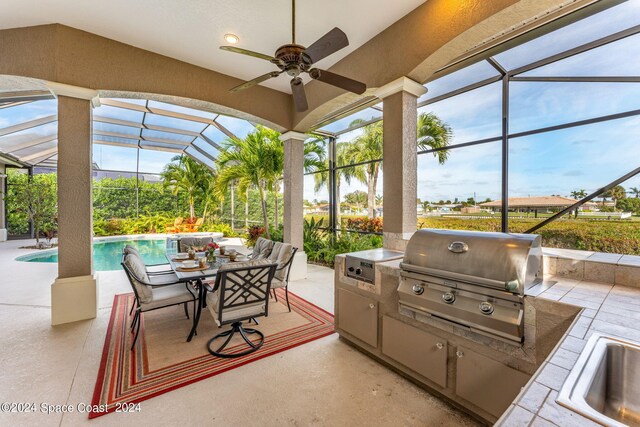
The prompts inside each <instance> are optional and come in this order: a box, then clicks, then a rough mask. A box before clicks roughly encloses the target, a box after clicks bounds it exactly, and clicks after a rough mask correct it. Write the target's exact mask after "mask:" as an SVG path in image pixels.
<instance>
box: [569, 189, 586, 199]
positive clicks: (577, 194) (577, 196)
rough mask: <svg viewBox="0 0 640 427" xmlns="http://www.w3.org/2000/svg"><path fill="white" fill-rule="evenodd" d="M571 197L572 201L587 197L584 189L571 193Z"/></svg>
mask: <svg viewBox="0 0 640 427" xmlns="http://www.w3.org/2000/svg"><path fill="white" fill-rule="evenodd" d="M571 197H573V198H574V199H582V198H585V197H587V192H586V191H585V190H584V189H580V190H574V191H572V192H571Z"/></svg>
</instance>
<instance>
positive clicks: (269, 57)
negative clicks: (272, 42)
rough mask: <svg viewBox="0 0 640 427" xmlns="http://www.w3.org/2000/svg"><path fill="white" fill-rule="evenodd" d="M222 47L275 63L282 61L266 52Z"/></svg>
mask: <svg viewBox="0 0 640 427" xmlns="http://www.w3.org/2000/svg"><path fill="white" fill-rule="evenodd" d="M220 49H222V50H226V51H227V52H234V53H241V54H243V55H248V56H253V57H254V58H260V59H264V60H265V61H269V62H272V63H274V64H279V63H280V62H281V61H280V60H279V59H277V58H274V57H273V56H269V55H265V54H264V53H258V52H254V51H252V50H247V49H242V48H240V47H235V46H220Z"/></svg>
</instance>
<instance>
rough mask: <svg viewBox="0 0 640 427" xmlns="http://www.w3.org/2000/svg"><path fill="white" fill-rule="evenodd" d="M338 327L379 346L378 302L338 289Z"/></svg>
mask: <svg viewBox="0 0 640 427" xmlns="http://www.w3.org/2000/svg"><path fill="white" fill-rule="evenodd" d="M338 328H339V329H342V330H343V331H345V332H348V333H349V334H351V335H353V336H354V337H356V338H358V339H360V340H362V341H364V342H365V343H367V344H369V345H370V346H373V347H377V346H378V302H377V301H375V300H372V299H370V298H365V297H363V296H360V295H358V294H356V293H353V292H349V291H346V290H344V289H338Z"/></svg>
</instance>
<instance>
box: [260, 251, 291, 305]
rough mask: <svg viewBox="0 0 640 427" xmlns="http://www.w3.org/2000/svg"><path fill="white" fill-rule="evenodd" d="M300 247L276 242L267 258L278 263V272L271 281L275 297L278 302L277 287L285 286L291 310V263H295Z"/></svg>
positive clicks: (285, 293)
mask: <svg viewBox="0 0 640 427" xmlns="http://www.w3.org/2000/svg"><path fill="white" fill-rule="evenodd" d="M296 252H298V248H295V247H293V246H292V245H290V244H289V243H280V242H275V244H274V245H273V249H272V250H271V253H270V254H269V256H268V257H267V259H268V260H269V261H271V262H273V263H276V264H278V268H276V272H275V275H274V278H273V281H272V282H271V289H272V290H273V297H274V298H275V300H276V302H277V301H278V295H277V294H276V289H282V288H284V295H285V298H286V299H287V308H288V309H289V311H291V305H290V304H289V274H290V273H291V265H292V264H293V258H294V257H295V256H296Z"/></svg>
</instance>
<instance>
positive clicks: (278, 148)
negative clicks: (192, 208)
mask: <svg viewBox="0 0 640 427" xmlns="http://www.w3.org/2000/svg"><path fill="white" fill-rule="evenodd" d="M323 144H324V142H323V141H321V139H319V138H316V140H313V141H311V142H308V143H306V144H305V147H304V168H305V171H310V172H312V171H314V170H318V169H319V168H320V167H322V165H324V151H325V150H324V148H323ZM217 164H218V179H217V180H216V188H217V190H218V191H217V193H218V194H219V195H222V194H224V193H225V192H226V190H227V188H228V187H229V185H230V184H231V183H232V182H234V181H235V182H236V184H237V188H238V193H239V194H242V195H245V197H246V195H247V194H248V193H247V190H248V188H249V187H250V186H255V187H257V188H258V191H259V193H260V202H261V207H262V218H263V221H264V227H265V232H266V235H267V237H268V238H271V234H270V232H269V218H268V215H267V192H274V193H276V194H275V196H276V221H275V224H276V225H277V224H278V219H277V216H278V208H277V203H278V202H277V193H278V190H279V181H280V180H281V179H282V172H283V169H284V144H283V142H282V141H281V140H280V134H279V133H278V132H276V131H274V130H272V129H269V128H267V127H264V126H260V125H258V126H256V130H255V131H253V132H251V133H250V134H248V135H247V136H246V137H245V138H244V139H237V138H229V139H227V140H226V141H225V142H224V143H223V151H222V152H221V153H220V156H219V157H218V162H217Z"/></svg>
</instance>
